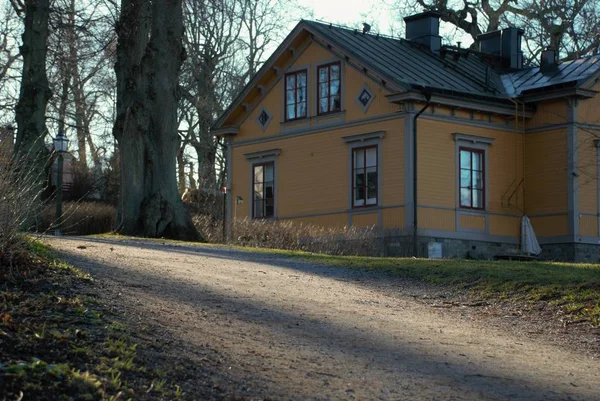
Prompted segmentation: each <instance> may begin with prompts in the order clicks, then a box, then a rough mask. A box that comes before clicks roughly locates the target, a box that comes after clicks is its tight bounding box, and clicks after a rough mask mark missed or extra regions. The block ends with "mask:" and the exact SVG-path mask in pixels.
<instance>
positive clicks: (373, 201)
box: [352, 145, 378, 207]
mask: <svg viewBox="0 0 600 401" xmlns="http://www.w3.org/2000/svg"><path fill="white" fill-rule="evenodd" d="M377 173H378V172H377V145H375V146H368V147H362V148H354V149H352V177H353V178H352V187H353V196H352V205H353V207H363V206H371V205H377V193H378V187H377V186H378V182H377Z"/></svg>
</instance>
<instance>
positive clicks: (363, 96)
mask: <svg viewBox="0 0 600 401" xmlns="http://www.w3.org/2000/svg"><path fill="white" fill-rule="evenodd" d="M358 100H359V101H360V102H361V103H362V105H363V106H365V107H367V104H369V101H370V100H371V94H370V93H369V92H368V91H367V90H366V89H363V91H362V93H361V94H360V96H359V98H358Z"/></svg>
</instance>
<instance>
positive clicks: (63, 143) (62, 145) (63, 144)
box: [53, 131, 69, 235]
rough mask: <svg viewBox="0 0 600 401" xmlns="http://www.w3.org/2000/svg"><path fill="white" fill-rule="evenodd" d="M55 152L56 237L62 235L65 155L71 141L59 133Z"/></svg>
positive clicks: (55, 140) (54, 141)
mask: <svg viewBox="0 0 600 401" xmlns="http://www.w3.org/2000/svg"><path fill="white" fill-rule="evenodd" d="M53 143H54V152H55V153H56V155H57V160H56V162H57V169H56V170H57V171H56V227H55V229H54V235H60V223H61V219H62V198H63V185H62V182H63V154H64V153H66V152H67V148H68V146H69V139H68V138H67V136H66V135H65V134H63V133H62V132H60V131H59V132H58V134H57V135H56V138H54V139H53Z"/></svg>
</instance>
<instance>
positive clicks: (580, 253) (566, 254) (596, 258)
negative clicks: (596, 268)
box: [540, 243, 600, 263]
mask: <svg viewBox="0 0 600 401" xmlns="http://www.w3.org/2000/svg"><path fill="white" fill-rule="evenodd" d="M540 259H543V260H556V261H566V262H577V263H582V262H585V263H598V262H600V245H595V244H578V243H566V244H546V245H542V253H541V255H540Z"/></svg>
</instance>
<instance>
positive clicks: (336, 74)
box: [331, 65, 340, 81]
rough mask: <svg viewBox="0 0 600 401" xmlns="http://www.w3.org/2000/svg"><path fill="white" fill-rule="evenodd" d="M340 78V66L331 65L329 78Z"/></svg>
mask: <svg viewBox="0 0 600 401" xmlns="http://www.w3.org/2000/svg"><path fill="white" fill-rule="evenodd" d="M334 79H340V66H339V65H332V66H331V80H332V81H333V80H334Z"/></svg>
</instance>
